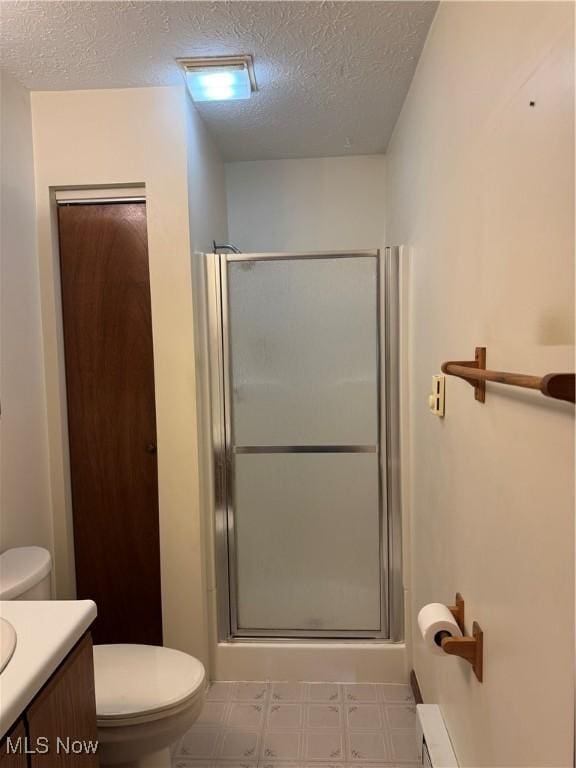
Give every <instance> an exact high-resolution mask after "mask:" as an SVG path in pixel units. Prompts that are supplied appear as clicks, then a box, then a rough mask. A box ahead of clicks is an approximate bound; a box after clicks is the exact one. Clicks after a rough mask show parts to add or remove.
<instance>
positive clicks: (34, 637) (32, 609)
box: [0, 600, 96, 738]
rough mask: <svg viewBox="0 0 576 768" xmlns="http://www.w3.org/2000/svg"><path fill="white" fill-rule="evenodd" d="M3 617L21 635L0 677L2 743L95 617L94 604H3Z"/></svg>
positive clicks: (13, 602) (2, 602)
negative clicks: (3, 738)
mask: <svg viewBox="0 0 576 768" xmlns="http://www.w3.org/2000/svg"><path fill="white" fill-rule="evenodd" d="M0 617H2V618H3V619H6V621H9V622H10V624H12V626H13V627H14V629H15V630H16V634H17V640H16V650H15V651H14V655H13V656H12V658H11V659H10V661H9V663H8V665H7V666H6V668H5V669H4V671H3V672H2V673H1V674H0V738H2V737H3V736H4V735H5V734H6V732H7V731H8V730H10V727H11V726H12V724H13V723H14V722H16V720H17V719H18V717H19V716H20V715H21V714H22V712H23V711H24V710H25V709H26V707H27V706H28V704H30V702H31V701H32V699H33V698H34V696H36V694H37V693H38V691H39V690H40V689H41V688H42V686H43V685H44V683H46V682H47V681H48V679H49V678H50V677H51V676H52V674H53V672H54V671H55V670H56V669H57V667H58V666H59V664H60V663H61V662H62V661H63V660H64V659H65V658H66V656H67V655H68V653H69V652H70V651H71V650H72V648H73V647H74V646H75V645H76V643H77V642H78V640H80V638H81V637H82V635H83V634H84V632H86V630H87V629H88V628H89V627H90V625H91V624H92V622H93V621H94V619H95V618H96V604H95V603H94V602H93V601H92V600H0Z"/></svg>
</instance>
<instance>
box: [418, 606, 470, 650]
mask: <svg viewBox="0 0 576 768" xmlns="http://www.w3.org/2000/svg"><path fill="white" fill-rule="evenodd" d="M418 626H419V627H420V632H421V633H422V637H423V638H424V643H425V644H426V646H427V647H428V648H429V649H430V650H431V651H432V653H435V654H437V655H438V656H444V655H445V654H444V651H443V650H442V646H441V637H439V636H438V633H439V632H448V633H449V634H450V635H451V636H452V637H462V632H461V631H460V627H459V626H458V624H457V622H456V619H455V618H454V616H452V614H451V613H450V610H449V609H448V608H447V607H446V606H445V605H443V604H442V603H428V605H425V606H424V608H422V609H421V610H420V613H419V614H418Z"/></svg>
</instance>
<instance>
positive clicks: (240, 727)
mask: <svg viewBox="0 0 576 768" xmlns="http://www.w3.org/2000/svg"><path fill="white" fill-rule="evenodd" d="M415 723H416V707H415V705H414V700H413V697H412V692H411V690H410V688H409V686H407V685H381V684H372V683H357V684H342V685H338V684H336V683H273V682H272V683H258V682H250V683H220V682H219V683H213V684H212V686H211V687H210V689H209V691H208V695H207V701H206V705H205V707H204V710H203V712H202V714H201V715H200V717H199V719H198V720H197V722H196V723H195V724H194V726H193V727H192V728H191V729H190V730H189V731H188V733H187V734H186V735H185V736H184V738H182V739H181V740H180V741H179V742H178V743H177V744H175V745H174V747H173V750H172V766H173V768H281V767H282V766H284V768H309V766H310V767H312V766H316V768H330V767H331V766H332V767H333V768H344V766H346V768H348V766H350V767H352V766H354V767H355V768H363V767H364V766H366V768H368V766H369V767H370V768H383V767H384V766H386V768H390V767H391V766H394V768H396V766H398V768H415V766H417V764H418V759H419V754H418V747H417V743H416V731H415Z"/></svg>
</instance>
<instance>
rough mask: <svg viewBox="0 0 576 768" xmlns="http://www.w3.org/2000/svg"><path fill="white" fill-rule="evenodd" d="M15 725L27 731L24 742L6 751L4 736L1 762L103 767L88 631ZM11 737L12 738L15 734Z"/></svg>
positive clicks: (4, 767)
mask: <svg viewBox="0 0 576 768" xmlns="http://www.w3.org/2000/svg"><path fill="white" fill-rule="evenodd" d="M16 728H17V729H18V728H20V729H21V730H20V731H19V732H20V733H21V735H25V736H27V739H26V741H23V743H24V744H25V747H24V748H23V749H22V751H21V752H19V753H18V754H11V755H8V750H7V749H6V740H4V742H3V744H2V750H1V752H2V757H1V758H0V768H98V767H99V765H100V762H99V759H98V754H97V752H94V751H93V750H94V749H95V748H96V745H97V739H98V733H97V726H96V697H95V689H94V660H93V655H92V638H91V637H90V634H89V633H87V634H85V635H84V637H83V638H82V639H81V640H80V641H79V642H78V644H77V645H76V646H75V648H74V649H73V650H72V651H71V652H70V654H69V655H68V656H67V657H66V659H65V660H64V661H63V662H62V664H61V665H60V667H59V668H58V669H57V670H56V672H55V673H54V674H53V675H52V677H51V678H50V679H49V680H48V682H47V683H46V684H45V686H44V687H43V688H42V690H41V691H40V692H39V693H38V694H37V695H36V697H35V698H34V699H33V701H32V702H31V704H29V705H28V708H27V709H26V711H25V712H24V714H23V716H22V721H21V722H20V723H19V724H18V725H17V726H16ZM23 731H24V733H23ZM10 735H11V734H10ZM11 740H12V742H14V737H11ZM90 744H92V747H90ZM16 758H17V760H15V759H16ZM5 760H6V761H7V762H4V761H5ZM10 760H12V761H13V762H10ZM18 760H19V762H18Z"/></svg>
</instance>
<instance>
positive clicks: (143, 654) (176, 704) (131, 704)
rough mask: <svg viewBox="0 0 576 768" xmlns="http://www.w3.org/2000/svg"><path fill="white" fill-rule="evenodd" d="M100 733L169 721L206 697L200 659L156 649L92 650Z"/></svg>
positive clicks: (101, 647)
mask: <svg viewBox="0 0 576 768" xmlns="http://www.w3.org/2000/svg"><path fill="white" fill-rule="evenodd" d="M94 677H95V682H96V713H97V719H98V727H114V726H126V725H138V724H140V723H150V722H153V721H154V720H161V719H164V718H168V717H172V716H174V715H176V714H178V713H179V712H181V711H184V710H186V709H188V708H190V707H192V706H193V705H194V703H195V701H197V700H202V699H203V697H204V688H205V680H206V675H205V672H204V666H203V665H202V663H201V662H200V661H198V659H195V658H194V657H193V656H189V655H188V654H186V653H182V652H181V651H175V650H173V649H172V648H163V647H160V646H154V645H133V644H114V645H95V646H94Z"/></svg>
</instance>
